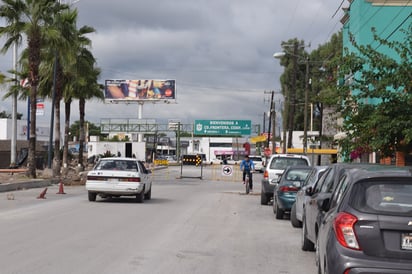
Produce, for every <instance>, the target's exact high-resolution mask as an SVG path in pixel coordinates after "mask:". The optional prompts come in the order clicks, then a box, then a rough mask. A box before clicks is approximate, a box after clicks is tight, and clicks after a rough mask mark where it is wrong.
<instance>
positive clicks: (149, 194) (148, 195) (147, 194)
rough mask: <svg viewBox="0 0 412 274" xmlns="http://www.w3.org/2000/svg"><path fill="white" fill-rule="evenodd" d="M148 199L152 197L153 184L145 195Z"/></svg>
mask: <svg viewBox="0 0 412 274" xmlns="http://www.w3.org/2000/svg"><path fill="white" fill-rule="evenodd" d="M144 198H145V199H146V200H150V199H151V198H152V186H150V189H149V191H148V192H147V193H146V194H145V195H144Z"/></svg>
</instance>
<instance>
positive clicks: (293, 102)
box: [288, 41, 299, 148]
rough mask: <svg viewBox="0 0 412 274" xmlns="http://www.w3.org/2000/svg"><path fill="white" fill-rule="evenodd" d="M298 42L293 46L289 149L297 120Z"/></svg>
mask: <svg viewBox="0 0 412 274" xmlns="http://www.w3.org/2000/svg"><path fill="white" fill-rule="evenodd" d="M298 46H299V44H298V41H295V43H294V44H293V55H292V57H293V78H292V90H291V92H290V101H289V102H290V104H289V106H288V107H289V109H288V110H289V111H288V129H289V135H288V148H291V147H292V138H293V128H294V126H293V124H294V121H293V119H294V118H295V108H296V74H297V69H298Z"/></svg>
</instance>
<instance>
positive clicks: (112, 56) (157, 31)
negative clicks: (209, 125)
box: [0, 0, 341, 123]
mask: <svg viewBox="0 0 412 274" xmlns="http://www.w3.org/2000/svg"><path fill="white" fill-rule="evenodd" d="M340 2H341V1H330V0H315V1H302V0H293V1H273V0H258V1H246V0H175V1H166V0H155V1H141V0H139V1H136V0H118V1H109V0H101V1H91V0H81V1H79V2H77V3H75V4H73V6H74V7H76V8H77V9H78V11H79V21H78V26H79V27H80V26H83V25H89V26H92V27H94V28H95V29H96V33H95V34H93V35H91V36H90V38H91V39H92V42H93V48H92V51H93V53H94V55H95V57H96V58H97V62H98V64H97V65H98V66H99V67H100V68H101V69H102V75H101V82H102V83H103V82H104V80H105V79H143V78H148V79H150V78H153V79H176V85H177V104H167V105H165V104H145V105H144V107H143V116H144V117H145V118H155V119H158V120H167V119H181V120H182V121H185V122H188V123H190V122H193V120H195V119H251V120H252V123H262V120H263V112H265V111H267V110H268V109H269V103H268V102H267V101H266V103H265V102H264V101H265V100H264V99H265V98H266V99H267V97H268V96H267V95H264V91H269V90H279V89H280V85H279V76H280V74H281V73H282V68H281V67H280V65H279V61H278V60H275V59H273V57H272V55H273V53H274V52H276V51H279V50H280V49H281V47H280V44H281V42H282V41H286V40H288V39H292V38H298V39H303V40H305V41H306V42H307V43H309V42H311V44H312V48H316V47H317V46H318V45H319V44H323V43H325V42H327V41H328V40H329V38H330V36H331V35H332V34H333V33H335V32H337V31H338V30H339V29H340V27H341V25H340V23H339V19H340V16H341V15H339V13H338V15H337V16H335V17H334V18H332V15H333V14H334V13H335V11H336V9H337V8H338V7H339V4H340ZM0 42H1V41H0ZM308 50H309V51H310V49H308ZM9 58H11V57H10V55H9V54H8V55H5V56H0V60H1V62H0V71H2V72H4V71H6V70H7V69H9V68H10V67H11V60H10V61H9ZM2 93H3V92H0V96H2ZM1 104H2V105H1V107H0V111H1V110H2V109H10V110H11V106H10V103H9V102H7V101H6V102H2V103H1ZM87 107H88V109H87V112H86V115H87V116H86V118H87V119H88V120H91V121H94V122H96V123H99V121H100V118H108V116H110V117H113V118H124V117H127V118H137V106H136V105H120V104H119V105H110V104H103V103H102V102H97V101H91V102H88V103H87ZM76 110H77V106H75V105H74V106H73V111H72V113H73V117H72V121H74V120H77V119H78V115H77V111H76ZM19 111H20V112H25V108H24V104H23V107H20V105H19ZM109 114H110V115H109ZM44 119H45V120H47V118H46V117H45V118H44Z"/></svg>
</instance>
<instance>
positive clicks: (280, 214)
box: [273, 199, 284, 220]
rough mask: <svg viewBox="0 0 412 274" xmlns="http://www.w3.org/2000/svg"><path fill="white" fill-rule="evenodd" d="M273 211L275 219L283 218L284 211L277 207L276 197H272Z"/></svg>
mask: <svg viewBox="0 0 412 274" xmlns="http://www.w3.org/2000/svg"><path fill="white" fill-rule="evenodd" d="M273 212H274V213H275V216H276V219H278V220H280V219H283V215H284V212H283V210H282V209H280V208H279V205H278V202H277V201H276V199H273Z"/></svg>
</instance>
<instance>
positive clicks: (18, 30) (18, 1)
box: [0, 0, 67, 178]
mask: <svg viewBox="0 0 412 274" xmlns="http://www.w3.org/2000/svg"><path fill="white" fill-rule="evenodd" d="M2 2H3V5H2V6H0V17H2V18H4V19H5V20H6V26H4V27H0V36H6V42H5V44H4V46H3V48H2V50H1V51H2V52H3V53H4V52H6V51H8V50H9V49H10V47H11V46H12V45H13V44H15V43H17V44H21V42H22V39H23V38H22V37H23V34H24V35H25V37H26V38H27V46H28V67H29V69H28V71H29V75H28V76H29V77H28V80H29V84H30V96H29V98H30V138H29V155H28V164H27V167H28V175H29V176H30V177H33V178H36V99H37V91H38V85H39V67H40V62H41V48H42V44H43V42H44V37H45V35H46V34H48V35H51V34H53V32H54V31H55V29H54V27H55V24H54V17H55V15H56V14H58V13H59V12H60V11H61V10H64V9H67V5H60V4H59V3H58V2H56V1H55V0H3V1H2Z"/></svg>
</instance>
